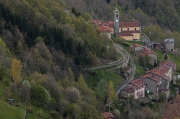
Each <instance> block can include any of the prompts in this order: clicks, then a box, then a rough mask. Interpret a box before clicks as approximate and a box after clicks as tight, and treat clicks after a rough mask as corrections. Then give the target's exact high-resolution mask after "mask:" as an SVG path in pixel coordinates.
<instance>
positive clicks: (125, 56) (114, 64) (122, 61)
mask: <svg viewBox="0 0 180 119" xmlns="http://www.w3.org/2000/svg"><path fill="white" fill-rule="evenodd" d="M113 47H114V48H115V50H116V52H118V53H119V54H121V58H120V59H119V60H117V61H114V62H110V63H108V64H107V65H103V66H98V67H93V68H89V69H86V70H95V69H103V68H109V69H111V70H113V69H117V67H125V62H126V61H127V60H129V56H128V54H127V52H126V51H124V50H123V48H122V47H121V46H120V45H119V44H115V43H113ZM127 64H128V63H127ZM112 67H115V68H112Z"/></svg>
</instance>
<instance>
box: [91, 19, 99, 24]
mask: <svg viewBox="0 0 180 119" xmlns="http://www.w3.org/2000/svg"><path fill="white" fill-rule="evenodd" d="M89 21H90V22H91V23H93V24H96V25H99V24H100V23H101V21H100V20H93V19H92V20H89Z"/></svg>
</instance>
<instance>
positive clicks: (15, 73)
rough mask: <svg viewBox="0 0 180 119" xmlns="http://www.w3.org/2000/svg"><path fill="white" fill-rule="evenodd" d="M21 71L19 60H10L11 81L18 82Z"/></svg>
mask: <svg viewBox="0 0 180 119" xmlns="http://www.w3.org/2000/svg"><path fill="white" fill-rule="evenodd" d="M21 71H22V64H21V61H20V60H18V59H16V58H14V59H13V60H12V68H11V75H12V78H13V81H14V82H15V83H16V84H19V83H20V82H21Z"/></svg>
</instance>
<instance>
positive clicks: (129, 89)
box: [90, 9, 176, 99]
mask: <svg viewBox="0 0 180 119" xmlns="http://www.w3.org/2000/svg"><path fill="white" fill-rule="evenodd" d="M90 22H91V23H93V24H95V25H96V27H97V30H98V31H99V32H101V33H102V34H106V35H107V36H108V38H111V35H112V34H115V35H116V36H118V37H120V38H123V39H125V40H126V41H140V38H141V25H140V23H139V22H138V21H134V22H120V21H119V10H118V9H116V10H115V11H114V21H106V22H103V21H100V20H90ZM174 43H175V41H174V39H173V38H170V39H164V42H163V45H162V44H161V43H159V42H151V41H148V42H145V46H141V45H138V44H133V45H131V46H130V47H129V48H130V49H131V50H133V51H134V52H135V53H137V54H138V55H143V56H149V57H150V63H151V64H152V65H154V63H155V62H156V63H157V54H156V53H155V52H154V51H152V49H157V50H162V51H165V52H169V53H172V52H174ZM175 71H176V64H175V63H174V62H171V61H169V60H167V61H164V62H162V63H161V64H160V66H159V67H157V68H154V69H152V70H150V71H147V72H146V74H145V75H144V76H142V77H141V78H139V79H135V80H133V81H131V82H130V83H128V84H127V86H126V87H125V88H124V89H123V90H121V93H120V94H121V96H123V97H125V98H127V97H129V96H134V98H135V99H139V98H143V97H145V92H147V93H149V92H152V93H160V92H164V93H165V94H166V96H167V97H168V96H169V84H170V82H171V80H172V78H173V76H174V72H175Z"/></svg>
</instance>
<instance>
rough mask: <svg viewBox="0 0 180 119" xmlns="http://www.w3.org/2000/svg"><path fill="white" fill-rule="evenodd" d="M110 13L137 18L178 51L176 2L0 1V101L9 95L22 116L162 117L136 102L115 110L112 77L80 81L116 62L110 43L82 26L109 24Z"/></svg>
mask: <svg viewBox="0 0 180 119" xmlns="http://www.w3.org/2000/svg"><path fill="white" fill-rule="evenodd" d="M115 8H118V9H119V10H120V11H121V12H120V21H140V23H141V25H142V32H143V33H145V34H146V35H147V36H148V37H150V38H151V39H152V40H154V41H159V42H162V41H163V39H164V38H169V37H173V38H175V41H176V44H175V45H176V48H178V47H180V40H179V38H180V34H179V31H180V23H179V22H178V21H179V19H180V13H179V11H180V2H178V1H177V0H174V1H170V0H165V1H163V0H158V1H155V0H152V1H147V0H53V1H52V0H0V54H1V55H0V86H1V87H0V96H1V98H0V102H2V104H5V105H6V100H7V99H11V98H13V99H14V100H13V104H15V105H20V104H22V105H21V106H24V107H25V109H26V110H27V119H30V118H31V119H32V118H37V117H38V118H45V119H49V118H52V119H59V118H60V119H61V118H62V119H65V118H69V119H103V118H102V116H101V113H102V112H105V111H108V110H111V112H112V113H113V115H115V118H117V119H119V118H120V117H121V118H130V119H133V118H135V117H136V116H137V118H138V117H139V118H141V117H142V116H141V115H142V114H143V112H146V113H145V114H144V115H143V117H144V118H154V117H156V118H160V117H162V115H163V114H164V111H165V109H164V108H163V109H162V110H161V108H160V109H159V108H158V109H159V110H158V109H157V110H153V111H152V110H151V109H149V108H142V107H141V108H139V107H140V103H139V102H136V101H134V100H133V101H132V102H130V103H128V105H125V104H123V106H119V100H118V97H117V96H115V88H116V87H114V85H113V82H112V81H109V80H111V77H109V79H108V80H105V79H104V78H102V79H100V80H98V81H94V82H95V83H94V82H93V81H92V83H91V81H89V82H90V83H89V84H91V86H92V87H93V88H90V87H91V86H89V85H87V84H86V82H85V79H84V75H85V73H86V71H85V70H84V69H86V68H88V67H92V66H97V65H102V64H104V63H107V61H115V60H117V59H118V56H117V54H116V52H115V50H114V49H113V48H112V42H111V41H110V40H109V39H108V38H107V36H106V35H103V34H101V33H100V32H99V31H97V30H96V26H95V25H93V24H91V23H89V22H88V21H89V20H90V19H99V20H102V21H108V20H113V15H114V14H113V11H114V9H115ZM107 46H110V48H109V49H107ZM97 72H98V71H97ZM97 72H88V73H90V74H91V75H92V76H96V75H98V73H97ZM103 73H104V74H105V73H106V72H103ZM107 74H108V73H107ZM109 74H111V75H110V76H113V75H114V74H112V72H110V73H109ZM118 76H119V75H118ZM118 76H117V77H118ZM99 77H100V76H99ZM114 77H115V76H114ZM108 81H109V82H108ZM116 85H118V84H116ZM1 88H2V89H1ZM112 100H114V101H113V103H112ZM19 102H21V103H19ZM162 105H163V106H164V107H165V106H166V104H162ZM136 108H138V110H136ZM8 109H11V107H9V106H8ZM16 109H18V108H12V110H16ZM3 110H6V108H3ZM155 111H158V112H157V113H156V112H155ZM127 112H129V113H127ZM136 112H138V113H136ZM17 113H18V111H17ZM136 114H137V115H136ZM4 115H5V116H7V115H6V114H4ZM21 115H22V111H21ZM17 118H19V117H18V116H17Z"/></svg>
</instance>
